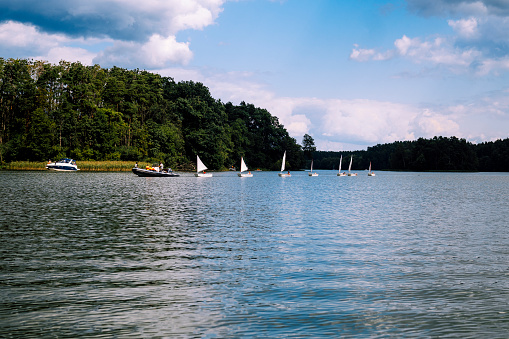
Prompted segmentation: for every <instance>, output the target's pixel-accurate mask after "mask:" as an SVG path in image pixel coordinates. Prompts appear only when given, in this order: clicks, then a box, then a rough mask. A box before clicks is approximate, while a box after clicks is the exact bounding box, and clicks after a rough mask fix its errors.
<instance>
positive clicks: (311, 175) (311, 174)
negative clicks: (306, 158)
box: [308, 160, 318, 177]
mask: <svg viewBox="0 0 509 339" xmlns="http://www.w3.org/2000/svg"><path fill="white" fill-rule="evenodd" d="M308 174H309V176H310V177H317V176H318V173H316V172H313V160H311V171H310V172H309V173H308Z"/></svg>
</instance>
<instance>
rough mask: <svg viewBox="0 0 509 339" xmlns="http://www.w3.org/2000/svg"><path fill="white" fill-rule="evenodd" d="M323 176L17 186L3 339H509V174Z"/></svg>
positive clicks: (9, 218) (20, 175) (12, 177)
mask: <svg viewBox="0 0 509 339" xmlns="http://www.w3.org/2000/svg"><path fill="white" fill-rule="evenodd" d="M318 172H319V173H320V176H318V177H308V175H307V173H306V172H300V173H297V172H294V173H293V176H292V177H291V178H279V177H278V176H277V173H276V172H255V173H254V177H253V178H238V177H237V175H236V173H233V172H228V173H214V177H213V178H195V177H193V176H191V174H183V176H181V177H179V178H139V177H136V176H135V175H133V174H132V173H52V172H51V173H50V172H0V193H1V194H0V232H1V233H0V258H1V260H0V297H1V299H2V302H1V303H0V337H7V338H10V337H12V338H15V337H16V338H30V337H37V338H44V337H60V338H66V337H67V338H70V337H73V338H74V337H90V338H95V337H104V338H110V337H117V338H158V337H160V338H163V337H164V338H239V337H254V338H302V337H342V338H366V337H371V338H387V337H405V338H408V337H419V338H422V337H443V338H447V337H450V338H508V333H509V232H508V225H509V223H508V221H507V220H508V216H507V215H508V213H507V211H509V202H508V192H509V175H508V174H500V173H491V174H486V173H473V174H464V173H462V174H458V173H446V174H444V173H392V172H378V173H377V174H378V176H376V177H368V176H367V174H366V172H360V173H359V176H358V177H337V176H336V175H335V174H336V173H335V172H333V171H318Z"/></svg>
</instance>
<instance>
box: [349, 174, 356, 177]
mask: <svg viewBox="0 0 509 339" xmlns="http://www.w3.org/2000/svg"><path fill="white" fill-rule="evenodd" d="M348 176H349V177H356V176H357V173H348Z"/></svg>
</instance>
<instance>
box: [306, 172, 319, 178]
mask: <svg viewBox="0 0 509 339" xmlns="http://www.w3.org/2000/svg"><path fill="white" fill-rule="evenodd" d="M308 175H309V176H310V177H317V176H318V173H316V172H312V173H308Z"/></svg>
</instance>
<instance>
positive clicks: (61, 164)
mask: <svg viewBox="0 0 509 339" xmlns="http://www.w3.org/2000/svg"><path fill="white" fill-rule="evenodd" d="M46 168H47V169H49V170H52V171H59V172H76V171H79V168H78V166H77V165H76V164H75V163H74V160H72V159H67V158H65V159H61V160H59V161H57V162H52V163H49V164H47V165H46Z"/></svg>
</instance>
